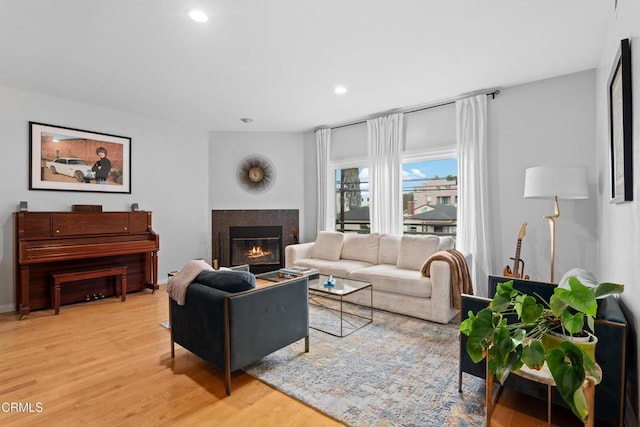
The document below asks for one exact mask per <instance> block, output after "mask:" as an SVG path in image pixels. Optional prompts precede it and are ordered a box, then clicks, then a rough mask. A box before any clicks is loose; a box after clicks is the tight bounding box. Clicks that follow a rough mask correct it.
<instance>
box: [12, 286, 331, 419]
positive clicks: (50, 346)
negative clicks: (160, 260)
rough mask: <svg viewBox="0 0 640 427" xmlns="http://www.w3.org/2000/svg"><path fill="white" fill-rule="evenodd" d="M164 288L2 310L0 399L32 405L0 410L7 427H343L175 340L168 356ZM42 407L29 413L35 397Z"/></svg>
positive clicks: (165, 295) (35, 400) (166, 303)
mask: <svg viewBox="0 0 640 427" xmlns="http://www.w3.org/2000/svg"><path fill="white" fill-rule="evenodd" d="M167 298H168V297H167V293H166V291H165V287H164V286H163V287H161V289H160V290H158V291H156V292H155V293H154V294H151V293H150V292H149V291H143V292H138V293H134V294H131V295H129V296H128V298H127V301H126V302H124V303H123V302H121V301H120V300H119V299H116V298H106V299H103V300H98V301H91V302H86V303H79V304H73V305H68V306H65V307H64V310H62V311H61V312H60V315H58V316H55V315H54V314H53V311H52V310H41V311H35V312H32V313H31V314H30V315H29V316H28V317H27V318H26V319H24V320H17V319H18V315H16V314H15V313H4V314H0V337H2V338H1V339H2V350H1V352H0V402H9V403H10V402H16V403H21V404H22V405H26V404H27V403H30V404H31V405H32V409H33V412H31V413H29V412H5V411H4V410H3V411H0V424H1V425H3V426H26V425H29V426H40V425H42V426H44V425H47V426H50V425H136V426H138V425H158V426H161V425H176V424H178V425H199V424H207V425H220V426H238V425H261V426H340V425H341V424H340V423H338V422H336V421H335V420H333V419H331V418H329V417H327V416H325V415H323V414H321V413H319V412H318V411H316V410H315V409H313V408H310V407H308V406H306V405H304V404H303V403H301V402H299V401H297V400H296V399H293V398H291V397H289V396H287V395H285V394H283V393H281V392H279V391H277V390H275V389H273V388H271V387H269V386H267V385H266V384H264V383H262V382H260V381H258V380H256V379H255V378H253V377H251V376H249V375H247V374H245V373H243V372H238V373H235V374H234V375H233V378H232V380H233V393H232V395H231V396H226V394H225V391H224V381H223V374H222V373H220V372H218V371H216V370H215V369H214V368H212V367H211V366H209V365H208V364H207V363H206V362H204V361H202V360H200V359H199V358H197V357H196V356H194V355H193V354H191V353H189V352H188V351H187V350H185V349H183V348H182V347H180V346H176V358H175V359H172V358H171V354H170V347H169V331H168V330H167V329H165V328H163V327H161V326H160V322H162V321H164V320H166V319H167V318H168V301H167ZM38 402H39V403H41V404H42V412H40V413H38V412H35V409H36V407H35V405H36V403H38Z"/></svg>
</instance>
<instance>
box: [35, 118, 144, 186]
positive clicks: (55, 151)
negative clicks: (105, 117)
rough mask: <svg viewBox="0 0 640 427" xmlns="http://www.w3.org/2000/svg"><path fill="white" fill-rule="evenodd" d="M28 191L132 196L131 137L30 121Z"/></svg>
mask: <svg viewBox="0 0 640 427" xmlns="http://www.w3.org/2000/svg"><path fill="white" fill-rule="evenodd" d="M29 151H30V153H29V154H30V155H29V157H30V159H31V170H30V172H29V190H60V191H86V192H97V193H128V194H131V138H128V137H125V136H117V135H110V134H106V133H98V132H91V131H86V130H80V129H73V128H68V127H62V126H55V125H48V124H44V123H36V122H29Z"/></svg>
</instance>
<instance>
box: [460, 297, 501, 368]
mask: <svg viewBox="0 0 640 427" xmlns="http://www.w3.org/2000/svg"><path fill="white" fill-rule="evenodd" d="M493 317H494V314H493V312H492V311H491V310H489V309H488V308H483V309H482V310H480V311H479V312H478V314H477V315H476V316H474V317H473V318H472V319H471V322H470V323H471V326H470V328H469V335H468V336H469V338H468V339H467V353H468V354H469V357H470V358H471V360H473V361H474V363H478V362H479V361H481V360H482V359H483V358H484V356H485V353H486V349H487V348H488V347H489V345H491V343H492V342H493V335H494V330H495V327H494V324H493V322H494V318H493ZM497 323H499V319H498V321H497ZM465 328H466V326H465Z"/></svg>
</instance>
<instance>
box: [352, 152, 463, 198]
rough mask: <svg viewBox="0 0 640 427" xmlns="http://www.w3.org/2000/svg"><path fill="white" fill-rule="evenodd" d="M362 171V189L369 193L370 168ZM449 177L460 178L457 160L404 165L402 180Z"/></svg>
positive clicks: (439, 160) (418, 183)
mask: <svg viewBox="0 0 640 427" xmlns="http://www.w3.org/2000/svg"><path fill="white" fill-rule="evenodd" d="M359 169H360V173H359V176H360V182H362V184H361V185H360V189H361V190H362V191H367V190H368V189H369V183H368V181H369V168H359ZM447 175H453V176H458V160H457V159H456V158H449V159H438V160H424V161H421V162H413V163H403V165H402V179H403V180H408V179H417V180H419V179H422V178H424V179H431V178H434V177H436V176H438V177H440V178H446V177H447ZM413 185H420V181H414V182H413V184H412V186H413Z"/></svg>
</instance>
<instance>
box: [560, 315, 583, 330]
mask: <svg viewBox="0 0 640 427" xmlns="http://www.w3.org/2000/svg"><path fill="white" fill-rule="evenodd" d="M562 325H563V326H564V328H565V329H566V330H567V331H568V332H569V333H570V334H571V335H573V334H576V333H578V332H580V331H581V330H582V328H583V327H584V314H582V313H576V314H571V313H569V312H568V311H565V312H564V313H562Z"/></svg>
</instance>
